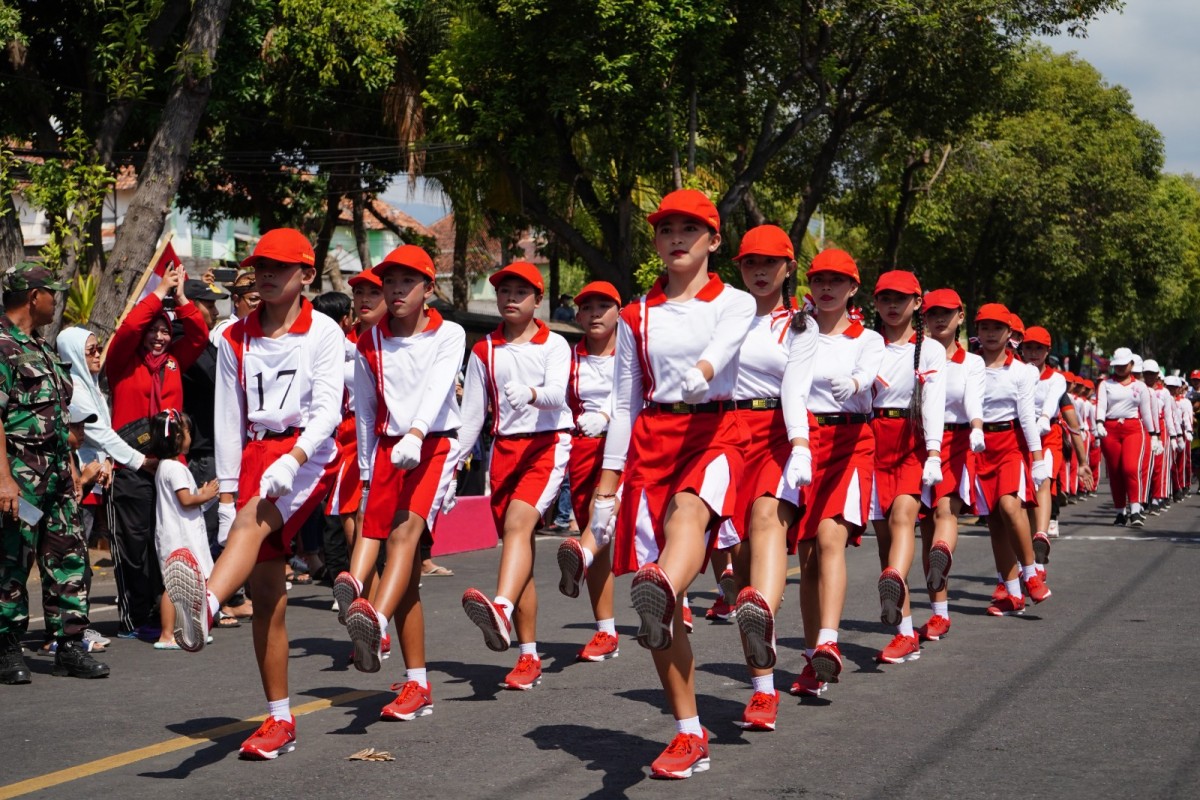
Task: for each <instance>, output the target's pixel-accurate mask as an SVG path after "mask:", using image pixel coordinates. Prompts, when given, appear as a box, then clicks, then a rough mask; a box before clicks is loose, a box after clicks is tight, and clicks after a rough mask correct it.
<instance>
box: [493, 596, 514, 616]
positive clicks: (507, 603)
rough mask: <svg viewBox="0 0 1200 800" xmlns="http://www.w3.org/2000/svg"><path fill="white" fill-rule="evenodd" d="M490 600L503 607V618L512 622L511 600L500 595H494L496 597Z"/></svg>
mask: <svg viewBox="0 0 1200 800" xmlns="http://www.w3.org/2000/svg"><path fill="white" fill-rule="evenodd" d="M492 602H493V603H495V604H496V605H498V606H500V608H502V609H504V617H505V619H507V620H508V621H509V622H512V617H513V601H512V600H509V599H508V598H507V597H501V596H500V595H496V599H495V600H493V601H492Z"/></svg>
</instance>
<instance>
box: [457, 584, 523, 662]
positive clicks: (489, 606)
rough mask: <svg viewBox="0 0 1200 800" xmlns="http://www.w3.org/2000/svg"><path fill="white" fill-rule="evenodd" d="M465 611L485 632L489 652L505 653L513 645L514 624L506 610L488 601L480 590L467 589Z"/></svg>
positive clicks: (463, 598)
mask: <svg viewBox="0 0 1200 800" xmlns="http://www.w3.org/2000/svg"><path fill="white" fill-rule="evenodd" d="M462 607H463V611H465V612H467V616H468V617H470V618H471V622H474V623H475V624H476V625H478V626H479V629H480V630H481V631H483V642H484V644H486V645H487V646H488V649H489V650H495V651H496V652H497V653H503V652H504V651H505V650H507V649H508V647H509V645H511V644H512V633H513V631H512V622H511V621H510V620H509V619H508V616H507V615H506V614H505V613H504V609H502V608H501V607H500V606H498V605H496V604H495V603H493V602H492V601H491V600H488V599H487V596H486V595H485V594H484V593H483V592H481V591H479V590H478V589H467V590H466V591H465V592H463V596H462Z"/></svg>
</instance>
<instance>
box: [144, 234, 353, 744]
mask: <svg viewBox="0 0 1200 800" xmlns="http://www.w3.org/2000/svg"><path fill="white" fill-rule="evenodd" d="M314 261H315V255H314V253H313V249H312V245H310V244H309V243H308V240H307V239H305V238H304V234H302V233H301V232H300V231H298V230H294V229H291V228H276V229H275V230H272V231H268V232H267V233H266V234H265V235H264V236H263V237H262V238H261V239H260V240H259V241H258V244H257V245H255V247H254V252H253V253H252V254H251V255H250V257H249V258H247V259H246V260H245V261H244V262H242V265H243V266H247V267H253V268H254V281H255V286H256V287H257V290H258V293H259V296H260V297H261V298H262V299H261V302H260V303H259V305H258V307H257V308H256V309H255V310H254V311H253V312H252V313H251V314H250V315H249V316H247V317H245V318H244V319H239V320H238V321H237V322H236V323H234V324H233V325H231V326H230V327H228V328H226V330H225V333H224V337H223V338H222V339H221V343H220V346H219V348H218V355H217V401H216V406H217V408H216V411H217V413H216V430H215V438H216V460H217V479H218V481H220V500H221V502H220V505H219V506H218V508H219V510H220V512H221V513H220V516H221V521H222V525H223V526H224V527H225V529H226V530H228V531H229V533H228V542H227V544H226V546H225V551H224V553H222V554H221V558H220V560H219V562H218V563H217V564H216V566H215V567H214V568H213V573H212V577H211V578H210V579H209V580H208V581H207V582H206V581H205V579H204V573H203V571H202V570H201V569H200V566H199V564H197V563H196V559H195V558H193V557H192V554H191V553H190V552H188V551H187V550H177V551H175V552H174V553H172V554H171V556H170V557H169V558H168V559H167V563H166V567H165V568H164V570H163V580H164V582H165V584H166V587H167V593H168V594H169V595H170V597H171V603H172V604H173V605H174V606H175V614H176V619H175V641H176V642H178V644H179V646H180V647H181V648H183V649H184V650H187V651H189V652H195V651H197V650H200V649H201V648H203V647H204V642H205V637H206V636H207V634H208V629H209V627H210V624H211V622H212V618H213V616H214V615H215V614H216V613H217V609H219V608H220V604H221V602H223V601H225V600H228V599H229V598H230V597H231V596H232V595H233V593H234V592H235V591H236V590H237V589H238V587H240V586H242V585H243V584H244V583H246V581H247V580H249V582H250V591H251V594H252V595H253V597H254V626H253V631H254V651H255V654H256V655H257V656H258V665H259V673H260V675H261V677H262V683H263V689H264V691H265V693H266V696H267V719H266V721H264V722H263V724H262V726H261V727H260V728H259V729H258V730H257V731H256V732H255V733H254V735H253V736H251V737H250V738H249V739H247V740H246V741H245V742H244V743H243V744H242V748H241V754H242V756H243V757H244V758H251V759H270V758H275V757H276V756H278V755H279V754H280V753H286V752H291V751H292V750H294V749H295V747H296V744H295V742H296V722H295V718H294V717H292V714H291V704H290V702H289V700H288V677H287V673H288V636H287V625H286V622H285V614H286V611H287V591H286V587H285V582H284V563H285V561H286V560H287V558H288V556H289V555H290V552H291V544H292V540H293V539H294V538H295V536H296V534H297V532H298V531H299V530H300V526H301V525H303V524H304V521H305V519H307V518H308V515H309V513H311V512H312V510H313V509H314V508H316V507H317V505H318V503H320V501H321V499H322V498H323V497H324V496H325V493H326V492H327V491H328V490H329V486H330V483H331V482H332V479H333V473H332V469H331V468H332V464H333V463H334V459H335V457H336V455H337V448H336V446H335V444H334V439H333V432H334V429H335V428H336V427H337V425H338V423H339V422H341V418H342V415H341V410H342V391H343V388H344V386H343V374H342V370H343V364H344V361H345V356H344V355H343V345H342V341H343V334H342V331H341V329H340V328H338V326H337V323H335V322H334V321H333V320H331V319H329V318H328V317H325V316H323V315H321V314H314V313H313V308H312V304H311V303H309V302H308V300H306V299H304V298H303V297H302V296H301V291H302V290H303V289H304V287H305V286H308V285H309V284H311V283H312V282H313V279H314V278H316V268H315V267H314ZM235 498H236V499H235ZM235 503H236V505H235ZM235 509H236V519H235V517H234V515H235Z"/></svg>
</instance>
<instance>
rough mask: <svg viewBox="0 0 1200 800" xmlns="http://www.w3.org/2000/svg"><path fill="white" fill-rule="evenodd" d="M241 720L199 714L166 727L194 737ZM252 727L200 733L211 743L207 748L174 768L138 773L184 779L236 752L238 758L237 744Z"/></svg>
mask: <svg viewBox="0 0 1200 800" xmlns="http://www.w3.org/2000/svg"><path fill="white" fill-rule="evenodd" d="M237 722H239V720H236V719H233V718H232V717H199V718H196V719H190V720H187V721H186V722H176V723H171V724H170V725H168V726H167V730H170V731H172V732H174V733H177V734H179V735H180V736H193V735H195V734H196V733H198V732H200V731H207V730H212V729H213V728H216V727H219V726H225V725H230V724H236V723H237ZM253 729H254V727H253V726H249V725H248V726H247V728H246V730H237V731H231V732H229V733H226V734H224V735H222V736H217V737H209V736H199V737H196V738H197V739H198V740H200V741H203V740H207V741H209V742H211V744H209V745H208V746H206V747H201V748H199V749H197V750H193V751H192V753H191V754H190V755H188V757H187V758H186V759H185V760H184V761H182V762H180V763H179V764H176V765H175V766H173V767H171V768H170V769H164V770H160V771H157V772H139V773H138V776H139V777H142V778H160V779H164V780H175V781H178V780H183V779H184V778H188V777H190V776H191V775H192V773H194V772H195V771H196V770H199V769H203V768H204V767H208V766H211V765H213V764H216V763H217V762H218V761H223V760H224V759H225V758H226V757H228V756H230V755H233V756H234V757H236V754H237V748H238V745H239V744H240V743H241V741H242V740H243V739H245V738H246V737H247V736H248V735H249V733H250V731H252V730H253Z"/></svg>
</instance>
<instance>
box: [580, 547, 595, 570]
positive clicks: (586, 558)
mask: <svg viewBox="0 0 1200 800" xmlns="http://www.w3.org/2000/svg"><path fill="white" fill-rule="evenodd" d="M595 560H596V556H594V555H592V551H591V550H588V549H587V548H586V547H585V548H584V549H583V568H584V569H591V567H592V562H593V561H595Z"/></svg>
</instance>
